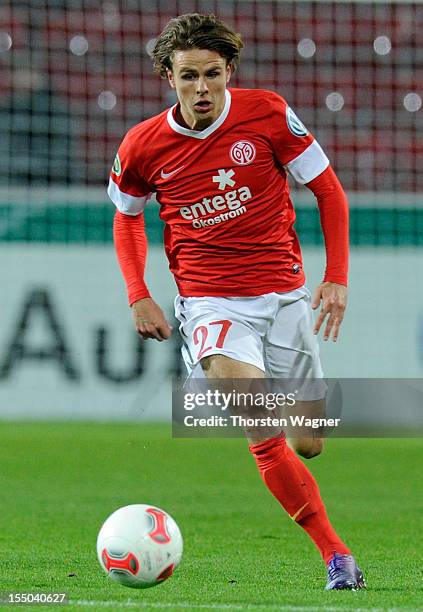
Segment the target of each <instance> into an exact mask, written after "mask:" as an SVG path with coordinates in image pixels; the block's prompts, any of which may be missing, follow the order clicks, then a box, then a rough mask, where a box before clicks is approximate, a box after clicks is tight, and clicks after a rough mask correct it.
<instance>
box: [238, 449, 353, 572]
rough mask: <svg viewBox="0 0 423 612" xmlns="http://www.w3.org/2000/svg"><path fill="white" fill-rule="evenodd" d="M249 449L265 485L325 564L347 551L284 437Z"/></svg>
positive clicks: (313, 483) (301, 465)
mask: <svg viewBox="0 0 423 612" xmlns="http://www.w3.org/2000/svg"><path fill="white" fill-rule="evenodd" d="M250 451H251V453H252V454H253V456H254V459H255V460H256V463H257V467H258V469H259V471H260V474H261V476H262V478H263V480H264V482H265V484H266V486H267V487H268V489H269V490H270V492H271V493H272V495H274V497H276V499H277V500H278V501H279V503H280V504H281V505H282V507H283V508H284V509H285V510H286V511H287V512H288V514H289V515H290V517H291V518H292V519H293V520H294V521H296V522H297V523H298V524H299V525H301V527H302V528H303V529H304V530H305V531H306V532H307V533H308V535H309V536H310V538H311V539H312V540H313V542H314V543H315V544H316V546H317V548H318V549H319V551H320V554H321V555H322V557H323V560H324V562H325V563H328V562H329V560H330V559H331V557H332V555H333V554H334V552H337V553H339V554H342V555H344V554H350V551H349V549H348V548H347V547H346V546H345V544H344V543H343V542H342V540H341V539H340V538H339V537H338V535H337V534H336V531H335V530H334V528H333V527H332V525H331V524H330V521H329V518H328V515H327V514H326V509H325V505H324V503H323V501H322V498H321V497H320V492H319V487H318V486H317V482H316V481H315V479H314V478H313V476H312V474H311V473H310V471H309V470H308V469H307V468H306V466H305V465H304V463H303V462H302V461H301V460H300V459H299V457H297V455H296V454H295V453H294V451H292V450H291V449H290V448H289V446H288V445H287V444H286V440H285V438H271V439H269V440H266V441H265V442H260V443H259V444H253V445H252V446H250Z"/></svg>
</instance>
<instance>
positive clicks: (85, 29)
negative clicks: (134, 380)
mask: <svg viewBox="0 0 423 612" xmlns="http://www.w3.org/2000/svg"><path fill="white" fill-rule="evenodd" d="M195 11H197V12H210V11H214V12H215V13H216V14H218V16H219V17H221V18H222V19H223V20H225V21H227V22H228V24H229V25H231V26H233V27H234V29H235V30H236V31H239V32H241V33H242V35H243V37H244V39H245V42H246V45H245V49H244V51H243V55H242V62H241V66H240V70H239V72H237V74H236V75H235V77H236V78H235V79H234V80H233V85H234V86H235V87H246V88H264V89H271V90H274V91H276V92H278V93H280V94H281V95H283V96H284V98H285V99H286V100H287V101H288V102H289V104H290V105H291V106H292V107H293V108H294V109H295V112H296V113H297V114H298V116H299V117H300V118H301V120H302V121H303V122H304V123H305V124H306V125H307V126H308V127H309V128H310V129H311V130H312V131H313V133H314V134H315V136H316V137H317V139H318V140H319V142H321V144H322V146H323V148H324V150H325V151H326V152H327V154H328V156H329V158H330V160H331V163H332V165H333V166H334V168H335V169H336V172H337V174H338V175H339V177H340V180H341V182H342V184H343V186H344V187H345V189H346V191H347V193H348V196H349V199H350V204H351V243H352V245H353V246H357V247H358V250H357V253H358V255H357V257H356V255H354V257H353V259H352V264H353V267H354V265H357V266H358V269H359V270H361V271H362V270H365V271H367V270H371V269H372V266H374V267H376V263H375V261H376V259H375V256H374V254H372V255H371V256H367V255H366V256H365V255H364V250H363V249H364V248H365V247H371V248H372V249H373V251H374V252H376V251H378V253H379V255H378V256H379V257H382V248H383V249H384V250H383V258H384V260H383V261H384V262H388V261H391V260H390V259H389V257H391V255H389V253H388V252H387V251H386V249H389V248H391V249H392V247H395V249H394V250H393V251H392V262H393V264H398V265H399V266H401V271H402V272H404V273H408V271H410V274H411V270H412V269H413V268H414V266H415V262H416V260H415V253H414V254H411V255H409V256H407V257H408V259H407V258H406V257H405V255H404V254H405V251H406V248H408V247H412V248H413V249H416V247H417V248H418V249H419V247H421V246H423V231H422V230H423V206H422V205H421V202H420V194H421V192H422V190H423V173H422V172H421V169H420V168H419V164H420V160H421V159H422V156H423V142H422V139H421V137H419V134H421V133H422V129H423V114H422V96H423V93H422V91H423V69H422V65H423V63H422V46H421V31H422V27H423V26H422V24H423V3H422V2H421V1H418V0H416V1H414V2H410V1H407V0H404V1H393V0H392V1H390V2H389V1H388V2H366V1H362V0H360V1H357V2H354V1H353V2H343V1H330V0H328V1H319V2H309V1H306V0H302V1H299V2H298V1H277V0H222V1H212V2H206V1H205V0H145V1H144V0H143V2H139V1H138V0H128V1H127V2H118V1H117V0H107V1H105V2H97V1H94V0H46V1H45V2H40V0H27V1H26V2H15V0H3V2H1V4H0V73H1V78H0V246H1V243H3V246H4V248H6V247H9V246H10V243H15V247H16V248H18V247H19V248H23V246H24V245H25V248H27V247H28V245H33V246H35V245H37V246H39V247H40V248H41V247H42V246H43V245H44V247H46V245H49V248H52V245H53V244H54V245H56V246H60V245H63V244H72V245H73V246H72V248H73V249H77V248H79V247H81V245H85V246H87V247H93V246H94V245H97V246H99V245H101V244H103V245H104V246H106V247H108V248H110V249H111V243H112V233H111V222H112V217H113V214H114V210H113V206H112V205H111V204H110V202H108V200H107V198H106V195H105V185H106V183H107V179H108V173H109V169H110V167H111V165H112V163H113V158H114V155H115V151H116V150H117V148H118V145H119V141H120V138H121V136H122V134H124V133H125V132H126V131H127V130H128V128H129V127H131V126H132V125H134V124H136V123H138V122H139V121H142V120H144V119H146V118H148V117H150V116H152V115H154V114H157V113H158V112H160V111H161V110H164V109H165V108H167V107H168V106H170V105H171V104H173V102H174V98H173V95H172V93H171V92H170V91H169V88H168V85H167V83H166V82H165V81H164V80H162V79H160V77H158V76H157V75H156V74H155V73H154V72H153V67H152V61H151V58H150V56H149V54H150V52H151V49H152V46H153V45H154V40H155V36H157V34H158V33H159V32H160V31H161V30H162V28H163V26H164V25H165V24H166V23H167V21H168V20H169V19H170V18H172V17H174V16H176V15H178V14H181V13H186V12H195ZM419 38H420V40H419ZM293 196H294V203H295V207H296V212H297V223H296V229H297V231H298V233H299V235H300V239H301V243H302V245H303V246H304V247H305V248H306V249H307V248H310V249H312V248H313V247H314V246H315V245H317V244H319V243H320V240H321V230H320V226H319V216H318V212H317V210H316V208H315V206H314V205H311V204H312V201H311V199H310V196H309V193H308V190H307V189H304V188H302V187H294V191H293ZM157 209H158V207H157V206H156V205H154V204H151V205H150V206H147V209H146V212H145V215H146V222H147V223H146V224H147V232H148V233H149V241H150V245H151V246H152V250H151V251H150V252H151V253H152V255H151V256H150V257H153V258H154V257H155V254H154V244H155V243H157V242H158V241H160V239H161V234H162V224H161V222H160V220H159V218H158V210H157ZM5 243H9V244H8V245H6V244H5ZM374 247H377V249H374ZM399 247H401V248H399ZM50 252H51V251H50ZM419 252H420V249H419ZM8 253H12V251H11V250H9V251H8ZM399 253H401V258H399V257H398V254H399ZM73 254H74V255H75V257H76V250H74V251H73ZM403 255H404V257H403ZM8 256H9V255H8ZM10 257H11V258H12V255H10ZM16 257H17V258H18V257H19V254H18V253H17V254H16ZM360 258H362V259H360ZM29 259H31V258H29ZM17 261H18V260H17ZM27 261H28V258H27ZM32 261H34V262H35V259H32ZM56 261H57V262H59V261H61V260H60V259H59V258H58V259H57V260H56ZM90 261H91V262H92V261H93V259H91V260H90ZM112 261H113V260H112ZM150 261H152V259H150ZM378 261H379V260H378ZM13 262H14V260H13V261H12V259H10V263H8V265H7V266H6V267H9V268H13V266H14V265H15V264H14V263H13ZM393 264H391V263H390V264H389V265H393ZM58 265H59V264H57V266H58ZM112 265H113V264H111V266H112ZM85 269H88V266H85ZM309 269H310V268H309ZM378 270H379V268H378ZM311 273H313V270H311ZM93 274H94V273H93ZM358 276H359V275H354V274H353V275H352V279H353V282H354V281H355V282H357V278H358ZM361 276H362V277H363V275H361ZM369 276H370V275H369ZM97 277H98V278H100V277H101V275H97ZM9 280H10V283H13V282H14V280H15V279H12V278H10V279H9ZM9 280H7V282H6V280H5V279H2V281H1V282H2V283H3V285H2V288H3V289H4V290H5V291H6V293H7V291H8V289H7V287H8V285H7V283H8V282H9ZM29 280H30V275H29V273H28V282H29ZM22 282H23V283H24V279H23V280H22ZM99 282H100V281H99ZM363 282H364V281H363ZM366 282H367V281H366ZM46 283H47V281H46ZM46 283H44V284H46ZM47 284H48V283H47ZM370 285H371V283H370V281H369V282H368V284H367V285H366V287H367V286H368V287H369V288H370ZM385 285H386V287H387V286H388V280H386V283H385ZM12 286H13V285H12ZM40 286H41V285H40ZM91 286H92V283H91ZM113 286H114V287H115V285H113ZM383 291H384V290H383ZM383 291H382V289H380V290H379V291H378V295H380V296H382V295H383V296H384V295H385V293H384V292H383ZM37 295H40V294H39V293H37ZM381 299H382V297H381ZM16 300H19V298H18V297H17V298H16ZM169 303H170V300H169ZM385 303H386V300H385V302H383V304H385ZM11 308H12V306H11ZM375 308H376V306H375ZM354 312H356V313H357V312H358V310H357V309H356V310H354V308H351V309H350V313H351V314H349V316H351V317H354V314H353V313H354ZM419 312H420V311H419ZM387 316H388V315H387ZM414 316H415V317H418V316H420V315H419V314H418V312H417V306H416V312H415V314H413V315H412V317H414ZM388 320H389V321H391V319H389V318H388V319H386V321H388ZM422 320H423V317H422ZM413 321H414V318H413ZM390 325H391V329H392V324H390ZM412 325H413V329H411V323H410V330H409V340H408V341H409V342H410V343H412V346H413V347H415V346H419V347H420V348H419V349H416V351H420V353H421V360H423V339H422V340H421V341H418V340H416V336H417V334H418V332H417V331H416V326H417V323H415V322H413V323H412ZM422 328H423V323H422ZM345 333H346V334H347V333H348V331H346V332H345ZM381 333H382V332H381ZM351 335H353V333H352V332H351ZM421 336H422V338H423V333H422V334H421ZM400 337H401V334H400V332H399V331H398V338H399V339H400ZM398 341H400V340H398ZM104 342H106V340H105V339H104ZM395 342H396V340H394V339H392V338H391V344H392V343H393V344H392V346H396V345H395ZM5 345H6V346H7V341H6V339H3V340H2V334H1V332H0V378H1V376H2V371H3V372H8V371H9V370H7V368H6V369H3V370H2V358H3V357H2V355H3V354H4V352H5V351H6V352H7V350H6V349H5V348H4V347H5ZM420 345H421V346H420ZM377 346H378V347H379V349H378V350H379V353H380V352H383V347H382V344H381V340H380V338H379V340H378V344H377V345H376V344H375V348H374V351H375V353H376V351H377ZM354 350H355V349H353V350H352V352H351V351H350V354H349V360H350V362H351V361H354V359H356V361H357V368H356V370H355V371H354V372H352V371H351V372H346V371H345V370H344V371H342V374H341V375H343V376H350V375H351V376H353V375H354V376H360V375H361V374H360V372H361V369H360V368H359V365H360V364H359V361H360V357H359V355H360V350H359V347H357V349H356V350H355V353H354ZM413 350H414V349H413ZM398 351H399V352H398V359H400V357H399V355H400V354H402V353H401V351H400V350H399V349H398ZM404 351H405V349H404ZM176 353H177V351H176V350H175V354H176ZM353 353H354V354H356V357H354V356H353ZM379 353H378V355H379ZM4 359H6V358H4ZM386 359H388V358H386ZM413 359H414V362H415V364H417V363H418V362H419V361H418V359H417V357H413ZM419 359H420V357H419ZM325 362H326V363H328V359H327V358H326V357H325ZM414 362H413V363H414ZM342 363H343V360H342V359H338V362H337V366H338V365H341V364H342ZM373 363H376V361H375V360H374V361H373ZM406 363H407V362H406V361H404V360H403V364H404V369H405V370H406V371H407V372H410V373H409V375H410V376H419V375H420V372H418V371H417V369H416V368H417V365H415V369H414V370H413V371H411V369H410V367H409V366H408V365H407V366H406V365H405V364H406ZM106 365H107V364H106ZM106 365H104V363H103V365H99V366H98V368H99V370H101V368H103V369H107V367H106ZM385 365H386V364H385ZM388 365H389V364H387V368H385V369H383V368H382V370H381V375H385V376H390V375H391V370H390V369H389V367H388ZM3 366H4V364H3ZM4 367H5V366H4ZM137 367H138V366H137ZM137 367H135V368H134V371H136V370H137ZM140 367H141V366H140ZM375 371H376V370H375ZM378 371H379V370H378ZM329 375H332V372H329ZM4 376H5V374H4ZM119 376H120V375H116V377H115V378H119ZM128 376H129V375H128ZM123 378H125V377H124V376H123Z"/></svg>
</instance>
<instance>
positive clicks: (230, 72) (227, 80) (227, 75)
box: [226, 64, 232, 83]
mask: <svg viewBox="0 0 423 612" xmlns="http://www.w3.org/2000/svg"><path fill="white" fill-rule="evenodd" d="M231 76H232V68H231V65H230V64H228V65H227V66H226V83H229V81H230V80H231Z"/></svg>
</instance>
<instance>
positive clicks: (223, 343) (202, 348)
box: [175, 296, 265, 378]
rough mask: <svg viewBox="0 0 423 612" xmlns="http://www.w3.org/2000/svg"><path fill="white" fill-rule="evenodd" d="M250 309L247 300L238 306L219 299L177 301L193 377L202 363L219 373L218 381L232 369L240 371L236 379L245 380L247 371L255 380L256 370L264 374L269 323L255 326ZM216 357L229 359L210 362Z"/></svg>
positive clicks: (186, 359) (188, 362) (176, 307)
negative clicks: (244, 375) (264, 354)
mask: <svg viewBox="0 0 423 612" xmlns="http://www.w3.org/2000/svg"><path fill="white" fill-rule="evenodd" d="M248 307H249V302H248V301H247V300H244V301H241V300H240V301H239V302H237V303H234V302H233V301H231V300H230V299H228V298H218V297H205V298H194V297H192V298H182V297H181V296H178V297H177V298H176V300H175V314H176V317H177V319H178V320H179V322H180V326H179V331H180V334H181V338H182V342H183V347H182V355H183V358H184V361H185V365H186V366H187V369H188V373H189V374H192V373H193V372H194V370H197V369H198V368H197V367H196V366H197V365H198V364H200V363H201V364H203V363H204V365H206V366H207V367H208V369H209V372H211V371H213V372H214V373H216V374H217V375H216V378H222V377H224V376H221V374H222V372H223V373H224V372H225V371H229V369H230V370H231V371H234V372H239V376H235V377H242V376H241V374H242V372H243V371H245V372H246V377H250V374H251V377H253V373H254V372H255V370H260V371H261V372H263V373H264V371H265V368H264V361H263V342H262V337H263V335H264V333H265V323H264V321H260V320H255V321H254V324H253V323H252V322H251V320H252V317H250V316H249V312H248ZM212 356H214V357H218V356H219V357H220V356H222V357H224V358H225V359H213V360H211V359H207V360H206V358H210V357H212ZM237 363H238V364H243V365H242V366H241V365H237ZM212 364H213V365H212ZM248 366H250V367H251V369H249V368H248ZM241 367H242V368H243V370H242V371H241V370H240V368H241ZM247 370H248V373H247ZM196 375H197V374H196V373H195V374H194V376H196ZM207 375H208V376H209V377H210V375H209V374H207Z"/></svg>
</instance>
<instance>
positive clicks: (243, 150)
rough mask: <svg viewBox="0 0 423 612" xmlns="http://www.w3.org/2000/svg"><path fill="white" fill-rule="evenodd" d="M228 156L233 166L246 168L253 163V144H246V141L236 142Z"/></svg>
mask: <svg viewBox="0 0 423 612" xmlns="http://www.w3.org/2000/svg"><path fill="white" fill-rule="evenodd" d="M229 155H230V156H231V160H232V161H233V162H234V164H239V165H240V166H247V165H248V164H251V162H253V161H254V159H255V157H256V148H255V146H254V145H253V143H252V142H248V140H238V142H235V143H234V144H233V145H232V147H231V150H230V152H229Z"/></svg>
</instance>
